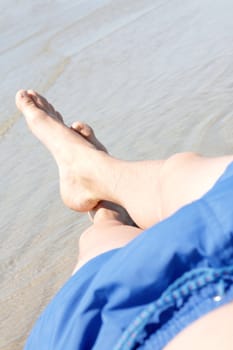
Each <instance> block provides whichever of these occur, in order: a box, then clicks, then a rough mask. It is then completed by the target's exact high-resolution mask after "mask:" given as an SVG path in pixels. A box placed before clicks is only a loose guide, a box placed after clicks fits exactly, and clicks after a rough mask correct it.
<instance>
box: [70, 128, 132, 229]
mask: <svg viewBox="0 0 233 350" xmlns="http://www.w3.org/2000/svg"><path fill="white" fill-rule="evenodd" d="M71 128H72V129H73V130H74V131H76V132H78V133H79V134H80V135H81V136H83V137H84V138H85V139H87V140H88V141H89V142H91V143H92V144H93V145H94V146H95V147H96V148H97V149H99V150H102V151H104V152H106V153H108V151H107V149H106V148H105V147H104V145H103V144H102V143H101V142H100V141H99V140H98V139H97V137H96V136H95V133H94V131H93V129H92V128H91V127H90V125H88V124H85V123H83V122H80V121H76V122H74V123H73V124H72V127H71ZM88 214H89V218H90V220H91V221H92V222H93V223H94V224H96V223H100V222H105V223H106V222H109V221H114V223H116V222H118V223H119V224H123V225H129V226H136V224H135V222H134V221H133V220H132V219H131V217H130V216H129V214H128V213H127V211H126V210H125V209H124V208H123V207H122V206H120V205H118V204H115V203H112V202H109V201H100V202H99V203H98V204H97V206H96V207H95V208H94V209H93V210H91V211H89V212H88Z"/></svg>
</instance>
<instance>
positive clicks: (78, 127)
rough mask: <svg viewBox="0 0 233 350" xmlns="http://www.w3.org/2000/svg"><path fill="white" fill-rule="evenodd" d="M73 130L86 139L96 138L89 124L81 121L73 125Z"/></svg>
mask: <svg viewBox="0 0 233 350" xmlns="http://www.w3.org/2000/svg"><path fill="white" fill-rule="evenodd" d="M72 129H73V130H75V131H77V132H79V133H80V134H81V135H82V136H84V137H86V138H92V137H94V132H93V130H92V128H91V127H90V126H89V125H88V124H85V123H82V122H80V121H77V122H74V123H73V124H72Z"/></svg>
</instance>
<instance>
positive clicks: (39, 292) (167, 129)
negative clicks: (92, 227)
mask: <svg viewBox="0 0 233 350" xmlns="http://www.w3.org/2000/svg"><path fill="white" fill-rule="evenodd" d="M0 5H1V20H0V43H1V45H0V53H1V54H0V73H1V81H0V85H1V90H0V91H1V93H0V164H1V166H0V213H1V214H0V218H1V219H0V239H1V245H0V249H1V252H0V262H1V263H0V274H1V275H0V278H1V290H0V310H1V313H0V350H18V349H22V348H23V345H24V343H25V339H26V337H27V335H28V334H29V332H30V329H31V327H32V325H33V323H34V322H35V320H36V319H37V317H38V316H39V314H40V312H41V311H42V310H43V308H44V307H45V306H46V304H47V303H48V301H49V300H51V298H52V297H53V295H54V294H55V293H56V292H57V291H58V290H59V288H60V287H61V286H62V285H63V283H64V282H65V281H66V280H67V279H68V278H69V276H70V274H71V271H72V268H73V267H74V265H75V262H76V256H77V252H78V239H79V236H80V234H81V232H82V231H83V229H84V228H86V227H87V226H88V224H89V221H88V217H87V215H83V214H82V215H81V214H79V213H76V212H73V211H71V210H69V209H67V208H66V207H65V206H64V205H63V203H62V202H61V200H60V197H59V186H58V177H57V168H56V165H55V163H54V161H53V159H52V157H51V156H50V154H49V153H48V152H47V150H46V149H45V148H44V147H43V146H42V145H41V144H40V143H39V141H38V140H37V139H35V138H34V137H33V136H32V134H31V133H30V132H29V131H28V129H27V126H26V124H25V121H24V118H23V116H22V115H21V114H20V113H19V112H18V111H17V110H16V107H15V103H14V96H15V93H16V92H17V90H18V89H20V88H25V89H29V88H32V89H34V90H37V91H39V92H40V93H41V94H43V95H45V96H46V97H47V98H48V99H49V100H50V101H51V103H52V104H54V105H55V106H56V108H57V109H58V110H59V111H60V112H61V113H62V115H63V116H64V119H65V122H66V123H67V124H68V125H70V124H71V123H72V122H73V121H76V120H82V121H85V122H87V123H89V124H90V125H91V126H92V127H93V128H94V129H95V131H96V134H97V136H98V137H99V139H100V140H101V141H102V142H103V143H104V145H105V146H106V147H107V148H108V149H109V151H110V152H111V153H112V154H114V155H115V156H117V157H120V158H123V159H135V160H136V159H153V158H163V157H166V156H169V155H171V154H172V153H174V152H181V151H196V152H200V153H204V154H206V155H220V154H230V153H233V138H232V128H233V109H232V106H233V63H232V62H233V21H232V11H233V3H232V2H231V1H230V0H221V1H220V0H219V1H215V2H213V1H210V0H196V1H191V0H187V1H181V0H173V1H162V0H156V1H155V0H143V1H139V0H115V1H110V0H93V1H92V0H86V1H84V0H79V1H74V0H70V1H64V0H54V1H40V0H39V1H35V2H32V1H29V0H20V1H17V0H9V1H6V0H0Z"/></svg>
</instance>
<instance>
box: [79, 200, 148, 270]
mask: <svg viewBox="0 0 233 350" xmlns="http://www.w3.org/2000/svg"><path fill="white" fill-rule="evenodd" d="M131 223H132V222H131V219H130V218H129V216H128V215H127V213H126V212H125V210H123V208H121V207H119V206H117V205H115V204H112V203H109V202H101V203H100V204H99V205H98V207H97V208H96V210H95V214H94V217H93V224H92V226H91V227H90V228H88V229H87V230H86V231H84V232H83V234H82V235H81V237H80V240H79V257H78V263H77V265H76V267H75V269H74V271H73V274H74V273H75V272H76V271H77V270H78V269H79V268H80V267H81V266H82V265H84V264H85V263H86V262H88V261H89V260H90V259H92V258H94V257H95V256H97V255H99V254H101V253H104V252H107V251H109V250H112V249H115V248H120V247H122V246H124V245H126V244H127V243H129V242H130V241H131V240H132V239H133V238H135V237H136V236H138V235H139V234H140V233H141V232H142V230H140V229H139V228H137V227H133V226H130V225H131Z"/></svg>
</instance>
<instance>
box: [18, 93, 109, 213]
mask: <svg viewBox="0 0 233 350" xmlns="http://www.w3.org/2000/svg"><path fill="white" fill-rule="evenodd" d="M16 104H17V107H18V108H19V110H20V111H21V112H22V113H23V114H24V116H25V118H26V121H27V124H28V126H29V128H30V129H31V131H32V132H33V134H34V135H35V136H36V137H37V138H38V139H39V140H40V141H41V142H42V143H43V144H44V145H45V146H46V147H47V148H48V149H49V150H50V152H51V153H52V155H53V156H54V158H55V160H56V162H57V164H58V168H59V174H60V191H61V196H62V199H63V201H64V203H65V204H66V205H67V206H68V207H69V208H71V209H74V210H77V211H89V210H92V209H93V208H94V207H95V206H96V205H97V204H98V202H99V201H100V200H101V199H102V198H100V196H99V193H100V190H101V188H99V186H97V183H98V181H96V179H97V177H98V176H99V173H100V172H101V170H102V165H103V162H102V159H103V158H104V155H105V154H106V153H105V152H103V149H102V150H100V149H98V147H100V145H98V147H96V145H95V142H94V134H93V132H90V133H89V136H88V135H87V136H86V137H85V138H84V137H82V136H81V135H79V134H78V133H77V132H76V131H75V130H72V128H68V127H67V126H66V125H65V124H64V123H63V119H62V117H61V115H60V114H59V113H58V112H57V111H55V109H54V108H53V107H52V106H51V105H50V104H49V103H48V102H47V100H46V99H45V98H44V97H42V96H40V95H39V94H37V93H36V92H34V91H32V90H28V91H25V90H20V91H19V92H18V93H17V95H16ZM74 128H75V125H73V129H74ZM84 129H85V128H84ZM84 131H87V129H85V130H84ZM88 137H89V138H90V139H92V141H93V142H92V141H91V140H90V142H89V141H88ZM101 146H102V145H101ZM102 147H103V146H102ZM100 148H101V147H100Z"/></svg>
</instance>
